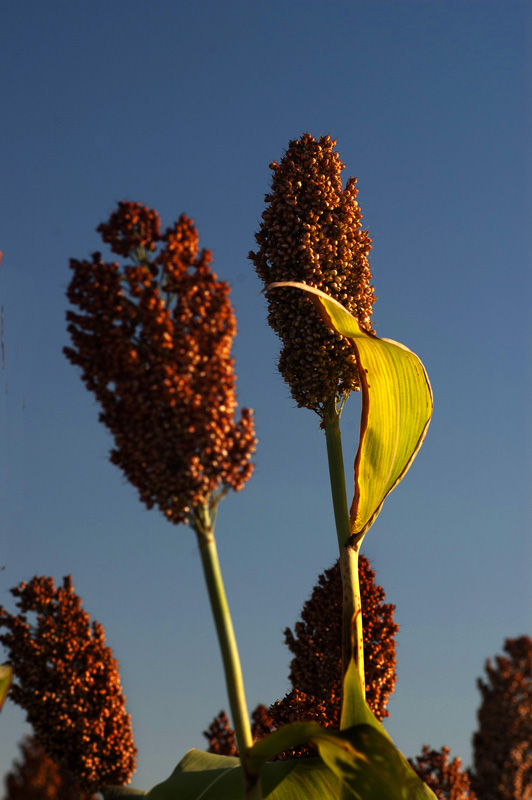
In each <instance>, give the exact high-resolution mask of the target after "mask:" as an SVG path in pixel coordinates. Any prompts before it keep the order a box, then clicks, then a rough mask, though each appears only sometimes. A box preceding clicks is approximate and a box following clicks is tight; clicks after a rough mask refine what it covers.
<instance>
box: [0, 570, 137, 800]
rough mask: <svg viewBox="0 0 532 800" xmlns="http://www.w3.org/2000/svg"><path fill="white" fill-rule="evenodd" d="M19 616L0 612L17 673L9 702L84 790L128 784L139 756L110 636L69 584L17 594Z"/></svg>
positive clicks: (48, 583) (43, 583) (49, 583)
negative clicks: (84, 608) (91, 619)
mask: <svg viewBox="0 0 532 800" xmlns="http://www.w3.org/2000/svg"><path fill="white" fill-rule="evenodd" d="M11 594H12V595H13V596H14V597H15V598H16V604H17V608H18V609H19V613H18V614H10V613H8V612H7V611H6V610H5V608H4V607H3V606H0V631H2V633H1V634H0V643H2V644H3V645H4V647H5V648H6V650H7V652H8V654H9V660H10V664H11V666H12V669H13V675H14V680H13V684H12V686H11V689H10V697H11V699H12V700H13V702H14V703H17V705H19V706H21V708H23V709H24V711H25V712H26V717H27V720H28V722H29V723H30V725H31V726H32V727H33V730H34V733H35V737H36V738H37V740H38V741H39V744H40V745H41V746H42V748H43V749H44V750H45V752H46V754H47V755H48V756H49V758H51V759H52V761H53V762H54V763H55V764H56V765H57V766H58V767H59V768H61V769H62V770H63V771H64V773H65V774H66V775H69V776H71V778H72V779H73V780H74V782H75V783H76V784H77V785H78V787H80V788H81V789H82V790H84V791H85V792H88V793H93V792H96V791H99V790H100V789H101V788H102V787H103V786H105V785H106V784H119V785H121V784H125V783H127V782H128V781H129V779H130V777H131V775H132V773H133V772H134V770H135V764H136V752H137V751H136V748H135V745H134V743H133V733H132V730H131V720H130V717H129V714H127V713H126V710H125V697H124V694H123V692H122V687H121V685H120V674H119V672H118V664H117V662H116V660H115V658H113V654H112V651H111V649H110V648H109V647H108V646H107V645H106V644H105V634H104V630H103V628H102V626H101V625H100V624H99V623H98V622H93V623H92V625H91V623H90V619H89V615H88V614H87V613H86V612H85V611H84V610H83V608H82V606H81V599H80V598H79V596H78V595H77V594H76V593H75V592H74V589H73V586H72V580H71V578H70V577H66V578H65V579H64V580H63V585H62V586H60V587H58V588H57V589H56V587H55V584H54V581H53V580H52V578H47V577H37V576H36V577H34V578H32V580H31V581H30V582H29V583H21V584H20V585H19V586H17V587H15V588H14V589H12V590H11Z"/></svg>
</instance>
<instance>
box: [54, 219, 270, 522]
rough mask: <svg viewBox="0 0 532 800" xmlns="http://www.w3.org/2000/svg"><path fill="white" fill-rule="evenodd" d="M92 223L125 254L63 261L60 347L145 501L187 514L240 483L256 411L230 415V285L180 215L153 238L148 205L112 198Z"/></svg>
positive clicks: (154, 222)
mask: <svg viewBox="0 0 532 800" xmlns="http://www.w3.org/2000/svg"><path fill="white" fill-rule="evenodd" d="M99 230H100V232H101V233H102V235H103V238H104V241H106V242H108V243H109V244H110V245H111V246H112V249H113V250H114V252H116V253H119V254H120V255H124V256H125V255H127V254H129V256H130V259H131V262H132V263H129V264H126V265H125V266H124V267H123V268H121V267H120V266H119V264H118V263H106V262H104V261H103V260H102V257H101V255H100V254H99V253H95V254H94V255H93V257H92V260H91V261H76V260H72V261H71V268H72V270H73V273H74V274H73V277H72V281H71V283H70V286H69V289H68V298H69V300H70V302H71V303H72V304H73V305H74V306H77V307H78V308H79V311H80V313H76V312H74V311H69V312H68V315H67V319H68V321H69V323H70V324H69V326H68V330H69V333H70V335H71V338H72V343H73V347H67V348H65V353H66V355H67V357H68V358H69V360H70V361H71V362H72V363H73V364H76V365H77V366H79V367H81V369H82V377H83V380H84V381H85V383H86V385H87V387H88V388H89V389H90V390H91V391H93V392H94V393H95V395H96V397H97V398H98V400H99V402H100V404H101V406H102V409H103V410H102V413H101V414H100V420H101V421H102V422H104V423H105V425H107V427H108V428H109V429H110V431H111V432H112V434H113V436H114V440H115V447H114V449H113V450H112V451H111V461H112V462H113V463H115V464H117V465H118V466H119V467H120V468H121V469H122V470H123V472H124V473H125V475H126V477H127V478H128V480H129V481H130V482H131V483H132V484H133V485H134V486H135V487H136V488H137V490H138V492H139V494H140V498H141V500H142V501H143V502H144V503H145V504H146V505H147V506H148V508H151V507H153V506H154V505H157V506H158V507H159V508H160V509H161V510H162V511H163V513H164V514H165V515H166V516H167V518H168V519H170V520H171V521H172V522H174V523H176V524H178V523H181V522H186V521H188V520H189V519H190V517H191V515H192V514H193V512H194V510H195V509H197V508H198V507H200V506H205V505H208V504H209V503H210V502H211V500H212V498H213V497H214V496H215V493H216V492H217V491H219V490H221V491H225V490H227V489H228V488H232V489H234V490H235V491H238V490H240V489H242V487H243V486H244V484H245V483H246V481H247V480H248V478H249V477H250V475H251V473H252V470H253V466H252V464H251V460H250V459H251V455H252V453H253V452H254V450H255V444H256V439H255V434H254V427H253V418H252V413H253V412H252V411H251V410H249V409H242V411H241V417H240V420H239V421H235V419H234V416H235V410H236V405H237V403H236V396H235V374H234V364H233V361H232V360H231V358H230V351H231V345H232V341H233V338H234V336H235V333H236V322H235V317H234V313H233V309H232V307H231V304H230V301H229V286H228V284H227V283H225V282H222V281H219V280H218V279H217V276H216V275H215V274H214V272H212V270H211V269H210V262H211V253H210V251H208V250H202V251H201V252H200V251H199V240H198V234H197V231H196V228H195V227H194V224H193V221H192V220H190V219H188V218H187V217H186V216H185V215H182V216H181V217H180V218H179V220H178V221H177V223H176V224H175V225H174V226H173V227H172V228H168V229H167V230H166V232H165V233H164V234H163V235H161V234H160V233H159V218H158V216H157V213H156V212H155V211H153V210H150V209H148V208H146V207H145V206H141V205H140V204H138V203H121V204H120V206H119V209H118V211H117V212H115V213H114V214H112V215H111V217H110V219H109V222H108V223H107V224H105V225H100V227H99ZM157 243H159V244H160V250H159V252H158V254H156V255H150V256H149V257H148V253H149V254H153V253H154V251H155V250H156V249H157Z"/></svg>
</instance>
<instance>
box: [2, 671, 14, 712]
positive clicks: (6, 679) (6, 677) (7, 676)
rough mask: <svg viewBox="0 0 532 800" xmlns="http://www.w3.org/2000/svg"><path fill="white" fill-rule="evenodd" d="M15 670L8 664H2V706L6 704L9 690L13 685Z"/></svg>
mask: <svg viewBox="0 0 532 800" xmlns="http://www.w3.org/2000/svg"><path fill="white" fill-rule="evenodd" d="M12 677H13V670H12V669H11V667H9V666H8V665H7V664H0V708H2V706H3V705H4V700H5V699H6V695H7V690H8V689H9V687H10V685H11V678H12Z"/></svg>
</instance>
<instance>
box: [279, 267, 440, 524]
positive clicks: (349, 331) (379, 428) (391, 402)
mask: <svg viewBox="0 0 532 800" xmlns="http://www.w3.org/2000/svg"><path fill="white" fill-rule="evenodd" d="M283 286H292V287H294V288H298V289H301V290H302V291H304V292H307V293H308V294H309V297H310V299H311V300H312V301H313V302H314V304H315V305H316V307H317V308H318V310H319V311H320V314H321V316H322V318H323V320H324V321H325V322H326V324H327V325H329V327H331V328H333V329H334V330H336V331H337V332H338V333H341V334H342V335H343V336H345V337H346V338H348V339H349V341H350V342H351V344H352V346H353V348H354V349H355V351H356V354H357V361H358V364H359V371H360V380H361V386H362V416H361V422H360V437H359V445H358V451H357V456H356V460H355V493H354V498H353V503H352V506H351V514H350V516H351V532H352V533H353V534H364V533H365V532H366V531H367V530H368V529H369V527H370V526H371V525H372V524H373V522H374V520H375V518H376V517H377V515H378V513H379V511H380V510H381V508H382V504H383V502H384V500H385V498H386V497H387V496H388V494H389V493H390V492H391V491H392V489H393V488H394V487H395V486H397V484H398V483H399V481H400V480H401V479H402V478H403V476H404V475H405V473H406V472H407V470H408V468H409V467H410V464H411V463H412V461H413V460H414V458H415V456H416V454H417V451H418V450H419V448H420V447H421V444H422V442H423V439H424V438H425V434H426V432H427V428H428V426H429V422H430V418H431V415H432V406H433V404H432V390H431V387H430V382H429V379H428V376H427V373H426V371H425V368H424V366H423V364H422V363H421V361H420V360H419V358H418V357H417V356H416V354H415V353H412V351H411V350H408V348H406V347H404V346H403V345H402V344H399V343H398V342H393V341H391V340H390V339H379V338H378V337H377V336H373V335H371V334H368V333H366V331H364V330H362V328H361V327H360V325H359V324H358V321H357V320H356V319H355V317H353V316H352V315H351V314H350V313H349V312H348V311H347V310H346V309H345V308H344V307H343V306H342V305H341V304H340V303H338V302H337V301H336V300H333V299H332V298H331V297H329V296H328V295H326V294H324V293H323V292H321V291H320V290H319V289H315V288H314V287H313V286H307V285H306V284H304V283H294V282H286V283H273V284H271V285H270V286H268V291H269V290H270V289H274V288H282V287H283Z"/></svg>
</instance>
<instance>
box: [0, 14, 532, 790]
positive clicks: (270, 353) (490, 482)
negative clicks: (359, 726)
mask: <svg viewBox="0 0 532 800" xmlns="http://www.w3.org/2000/svg"><path fill="white" fill-rule="evenodd" d="M530 46H531V12H530V5H529V4H528V3H526V2H518V1H515V0H504V1H502V0H501V1H500V2H499V1H496V2H490V1H489V0H486V1H485V2H482V1H480V2H474V1H471V2H469V1H468V0H463V1H462V2H455V1H454V0H445V2H443V1H440V0H434V1H431V0H426V1H425V2H422V1H421V0H420V1H419V2H404V1H403V0H399V1H397V0H395V1H394V2H380V1H379V0H371V2H369V1H368V2H357V1H356V0H354V1H353V0H351V1H350V2H347V1H346V2H340V0H331V2H325V0H323V2H312V1H310V0H306V2H300V0H284V1H283V2H275V1H274V2H272V0H269V1H268V2H263V1H262V0H257V1H256V2H244V0H242V2H233V1H232V0H231V1H228V2H223V3H222V2H214V0H213V1H212V2H205V0H196V1H195V2H181V3H175V2H166V0H156V2H151V3H148V2H137V1H135V0H133V2H127V3H126V2H123V0H114V1H113V2H112V3H110V2H103V1H102V0H92V1H91V2H80V1H78V0H73V1H72V0H69V2H56V1H55V0H48V2H46V3H42V2H37V1H34V2H28V1H27V0H18V2H17V3H15V2H5V3H3V4H2V6H1V8H0V93H1V94H0V100H1V108H2V112H3V113H2V129H1V141H2V146H1V149H0V185H1V187H2V191H1V193H0V249H1V250H2V251H3V253H4V258H3V263H2V265H1V267H0V303H1V304H2V306H3V308H4V351H5V365H4V366H3V368H2V369H1V371H0V380H1V384H0V431H1V437H2V442H3V444H2V447H1V448H0V453H1V455H0V459H1V461H0V470H1V473H0V474H1V478H2V480H1V481H0V566H5V569H3V570H2V571H0V603H4V604H7V605H8V606H10V607H11V598H10V595H9V591H8V590H9V588H10V587H12V586H14V585H16V584H17V583H19V582H20V581H21V580H23V579H29V578H31V577H32V576H33V575H34V574H47V575H52V576H53V577H54V578H55V579H56V581H60V580H61V578H62V576H63V575H66V574H72V576H73V581H74V586H75V588H76V590H77V591H78V592H79V593H80V595H81V596H82V598H83V601H84V605H85V608H86V609H87V611H89V613H90V614H91V615H92V616H93V617H95V618H96V619H98V620H99V621H100V622H101V623H102V624H103V625H104V627H105V629H106V632H107V637H108V642H109V644H110V645H111V646H112V647H113V649H114V652H115V654H116V656H117V657H118V659H119V661H120V665H121V670H122V678H123V683H124V687H125V690H126V694H127V698H128V708H129V710H130V712H131V714H132V716H133V723H134V729H135V734H136V741H137V745H138V747H139V750H140V755H139V765H138V771H137V774H136V776H135V777H134V779H133V785H135V786H137V787H139V788H143V789H148V788H150V787H151V786H152V785H153V784H154V783H156V782H158V781H159V780H161V779H163V778H165V777H166V776H167V775H168V774H169V773H170V772H171V771H172V769H173V768H174V766H175V764H176V763H177V761H178V760H179V759H180V758H181V757H182V755H184V753H185V752H186V750H187V749H188V748H190V747H203V746H204V744H205V742H204V739H203V738H202V735H201V732H202V731H203V730H204V729H205V728H206V726H207V725H208V724H209V722H210V720H211V718H212V717H213V716H214V715H215V714H216V713H217V712H218V711H219V710H220V709H221V708H222V707H227V702H226V695H225V688H224V682H223V677H222V674H221V670H220V658H219V655H218V651H217V647H216V641H215V636H214V631H213V626H212V622H211V618H210V611H209V608H208V605H207V601H206V597H205V591H204V588H203V578H202V573H201V566H200V561H199V558H198V556H197V554H196V546H195V541H194V537H193V534H192V533H191V532H190V531H189V530H187V529H186V528H180V529H175V528H173V527H171V526H169V525H168V524H166V523H165V521H164V519H163V518H162V516H161V515H160V514H158V513H157V512H148V511H146V510H145V509H144V507H143V506H141V505H140V503H139V502H138V500H137V498H136V494H135V491H134V490H133V489H132V488H131V487H130V486H129V485H127V484H126V483H125V480H124V479H123V478H122V475H121V473H119V471H118V470H117V469H116V468H114V467H113V466H112V465H111V464H109V462H108V460H107V454H108V451H109V448H110V446H111V440H110V437H109V436H108V434H107V432H106V431H105V430H104V429H103V428H102V427H101V426H100V425H99V424H98V421H97V417H98V408H97V406H96V404H95V402H94V401H93V398H92V396H90V395H89V394H88V393H87V392H86V390H85V389H84V387H83V385H82V383H81V381H80V379H79V376H78V374H77V373H76V370H75V369H73V368H72V367H71V366H70V365H69V364H68V363H67V361H66V360H65V358H64V357H63V355H62V352H61V351H62V347H63V346H64V345H65V344H66V343H67V336H66V331H65V320H64V316H65V311H66V308H67V303H66V299H65V289H66V286H67V284H68V281H69V279H70V275H69V270H68V260H69V258H71V257H76V258H85V257H87V256H88V255H89V254H90V253H92V252H93V251H94V250H96V249H101V248H102V247H103V245H102V244H101V242H100V240H99V238H98V236H97V234H96V232H95V228H96V226H97V225H98V224H99V223H100V222H101V221H103V220H105V219H106V218H107V217H108V216H109V214H110V213H111V211H112V210H113V209H114V207H115V204H116V202H117V201H118V200H122V199H127V200H134V201H140V202H142V203H146V204H148V205H149V206H151V207H154V208H156V209H157V210H158V211H159V213H160V214H161V217H162V221H163V226H166V225H170V224H171V223H172V222H173V221H174V220H175V219H176V218H177V217H178V215H179V214H180V213H181V212H185V213H187V214H188V215H189V216H191V217H193V218H194V220H195V222H196V224H197V227H198V230H199V234H200V242H201V245H202V246H204V247H207V248H210V249H212V250H213V253H214V269H215V271H216V272H217V273H218V274H219V276H220V277H221V278H223V279H225V280H228V281H229V282H230V284H231V286H232V300H233V303H234V306H235V310H236V314H237V319H238V324H239V334H238V336H237V339H236V341H235V346H234V355H235V358H236V364H237V371H238V376H239V378H238V389H239V399H240V402H241V403H242V404H243V405H246V406H251V407H253V408H254V409H255V413H256V422H257V429H258V434H259V437H260V443H259V447H258V451H257V456H256V471H255V475H254V477H253V479H252V481H251V482H250V483H249V485H248V486H247V487H246V489H245V490H244V491H243V492H242V493H241V494H239V495H237V496H232V497H230V498H228V499H227V500H226V501H225V502H224V504H223V506H222V508H221V510H220V513H219V521H218V529H217V534H218V535H217V538H218V542H219V548H220V557H221V561H222V567H223V570H224V575H225V580H226V588H227V592H228V595H229V599H230V602H231V606H232V611H233V615H234V623H235V627H236V631H237V636H238V640H239V646H240V650H241V656H242V661H243V667H244V673H245V680H246V687H247V694H248V702H249V706H250V707H251V708H252V707H254V706H255V705H256V704H257V703H258V702H265V703H270V702H273V701H274V700H276V699H279V698H281V697H282V696H283V695H284V694H285V693H286V691H287V690H288V688H289V686H288V678H287V676H288V671H289V668H288V665H289V661H290V653H289V652H288V650H287V648H286V647H285V646H284V644H283V629H284V628H285V627H286V626H287V625H290V626H293V624H294V623H295V621H296V619H297V618H298V615H299V612H300V609H301V606H302V604H303V602H304V600H305V599H306V598H307V597H308V595H309V594H310V592H311V589H312V586H313V584H314V583H315V581H316V578H317V576H318V574H319V572H321V571H322V570H323V569H325V568H326V567H328V566H330V564H331V563H332V562H333V561H334V559H335V557H336V536H335V534H334V530H333V527H332V512H331V503H330V499H329V490H328V475H327V469H326V463H325V443H324V441H323V435H322V433H321V432H320V431H319V426H318V420H317V418H316V416H315V415H313V414H312V413H311V412H309V411H306V410H300V409H297V408H295V407H294V403H293V401H292V400H291V399H290V397H289V392H288V389H287V387H286V386H285V385H284V383H283V382H282V379H281V378H280V376H279V375H278V373H277V370H276V359H277V355H278V350H279V347H278V342H277V340H276V337H275V336H274V334H273V333H272V332H271V330H270V329H269V328H268V326H267V324H266V308H265V301H264V298H263V297H262V296H261V295H260V290H261V285H260V283H259V281H258V279H257V278H256V276H255V274H254V271H253V268H252V266H251V264H250V262H249V261H248V260H247V253H248V251H249V250H250V249H251V248H253V246H254V240H253V234H254V232H255V231H256V230H257V228H258V225H259V221H260V216H261V214H262V211H263V209H264V200H263V196H264V194H265V193H266V192H267V191H268V185H269V180H270V172H269V169H268V164H269V163H270V162H271V161H272V160H273V159H277V160H278V159H279V158H280V157H281V156H282V153H283V150H284V148H285V147H286V146H287V144H288V141H289V140H290V139H291V138H294V137H297V136H299V135H300V134H301V133H303V132H304V131H309V132H310V133H311V134H313V135H314V136H320V135H322V134H330V135H332V136H333V138H335V139H337V141H338V151H339V153H340V155H341V157H342V160H343V162H344V163H345V164H346V170H345V173H344V174H345V178H346V179H347V177H348V176H349V175H355V176H356V177H357V178H358V186H359V190H360V193H359V202H360V205H361V208H362V211H363V214H364V223H365V224H366V225H367V226H368V228H369V230H370V233H371V236H372V238H373V251H372V255H371V267H372V272H373V276H374V285H375V289H376V294H377V296H378V301H377V303H376V305H375V312H374V323H375V327H376V330H377V332H378V334H379V335H381V336H385V337H389V338H392V339H395V340H398V341H400V342H403V343H404V344H406V345H407V346H408V347H410V348H411V349H412V350H414V351H415V352H417V353H418V355H419V356H420V357H421V358H422V360H423V361H424V363H425V365H426V368H427V370H428V373H429V376H430V378H431V381H432V385H433V389H434V394H435V413H434V419H433V422H432V424H431V428H430V430H429V434H428V436H427V439H426V442H425V444H424V446H423V448H422V450H421V452H420V454H419V456H418V458H417V460H416V462H415V463H414V465H413V467H412V469H411V470H410V472H409V474H408V475H407V477H406V479H405V480H404V482H403V483H402V484H401V485H400V486H399V487H398V488H397V490H396V491H395V492H394V493H393V494H392V495H391V497H390V498H388V500H387V501H386V503H385V505H384V508H383V511H382V513H381V515H380V517H379V519H378V520H377V522H376V523H375V525H374V527H373V529H372V530H371V532H370V533H369V534H368V536H367V538H366V542H365V544H364V552H365V553H366V554H367V555H368V556H369V557H370V559H371V560H372V563H373V566H374V568H375V569H376V571H377V579H378V581H379V582H380V583H381V584H382V586H383V587H384V589H385V590H386V593H387V599H388V601H389V602H392V603H394V604H395V605H396V607H397V611H396V619H397V621H398V623H399V625H400V633H399V635H398V650H397V656H398V683H397V688H396V692H395V695H394V697H393V698H392V700H391V702H390V712H391V716H390V718H389V720H388V721H387V727H388V729H389V731H390V733H391V734H392V736H393V737H394V738H395V740H396V743H397V744H398V746H399V747H400V748H401V749H402V750H403V751H404V753H405V754H406V755H407V756H415V755H416V754H417V753H419V752H420V750H421V746H422V745H423V744H424V743H428V744H430V745H431V746H433V747H437V748H439V747H441V746H442V745H447V746H449V747H451V749H452V751H453V754H455V755H459V756H461V757H462V758H463V760H464V762H465V763H466V764H467V763H469V760H470V739H471V734H472V731H473V729H474V727H475V724H476V721H475V711H476V708H477V706H478V702H479V696H478V692H477V690H476V687H475V680H476V677H477V676H478V675H480V673H481V671H482V667H483V663H484V660H485V659H486V658H487V657H489V656H492V655H494V654H495V653H496V652H498V651H500V649H501V647H502V644H503V641H504V639H505V638H506V637H509V636H518V635H521V634H523V633H528V634H530V633H531V632H532V594H531V588H530V587H531V584H532V549H531V544H530V528H531V526H530V521H531V514H530V512H531V507H530V477H531V459H530V455H531V452H530V440H531V436H530V434H531V426H530V394H531V388H532V387H531V380H530V374H531V373H530V333H531V331H530V322H529V320H530V300H531V292H530V288H531V287H530V260H531V259H530V255H531V240H530V210H531V195H530V188H529V187H530V185H531V178H532V174H531V152H530V134H531V126H530V91H531V80H530V69H531V63H530V57H529V56H528V60H527V51H528V53H530ZM357 413H358V398H352V400H351V401H350V403H349V405H348V407H347V409H346V411H345V417H344V421H343V430H344V439H345V440H346V460H347V462H348V464H349V463H352V461H353V459H354V454H355V449H356V438H357V429H358V419H357ZM348 472H349V468H348ZM349 479H350V478H349ZM0 660H1V659H0ZM0 728H1V731H2V735H1V741H2V747H1V748H0V775H3V774H5V773H6V772H7V770H8V769H9V766H10V764H11V761H12V759H13V758H14V757H15V755H16V754H17V742H18V741H19V740H20V738H21V737H22V735H23V733H24V731H25V730H26V727H25V724H24V722H23V715H22V713H21V712H19V710H18V709H16V708H15V707H13V706H12V704H9V703H8V704H6V706H5V708H4V711H3V712H2V715H1V717H0Z"/></svg>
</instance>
